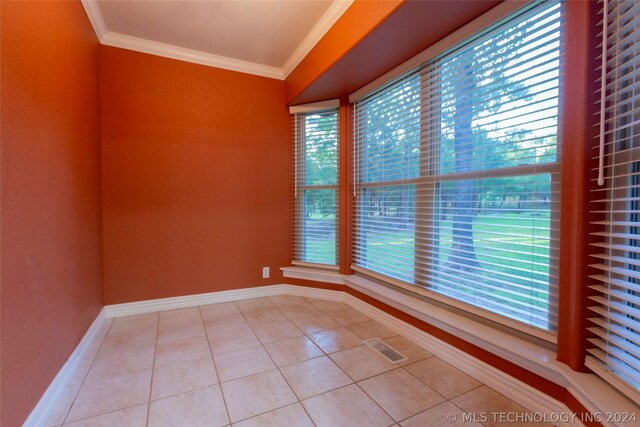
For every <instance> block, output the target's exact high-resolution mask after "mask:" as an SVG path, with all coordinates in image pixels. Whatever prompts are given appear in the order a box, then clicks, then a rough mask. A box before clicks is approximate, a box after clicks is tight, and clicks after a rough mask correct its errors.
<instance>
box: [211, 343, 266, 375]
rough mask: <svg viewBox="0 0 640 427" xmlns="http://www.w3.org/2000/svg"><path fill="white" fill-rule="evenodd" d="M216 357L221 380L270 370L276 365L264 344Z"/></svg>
mask: <svg viewBox="0 0 640 427" xmlns="http://www.w3.org/2000/svg"><path fill="white" fill-rule="evenodd" d="M214 359H215V363H216V367H217V368H218V374H219V375H220V381H221V382H222V381H229V380H235V379H236V378H242V377H246V376H249V375H253V374H257V373H259V372H264V371H269V370H271V369H275V367H276V365H274V364H273V362H272V361H271V358H270V357H269V355H268V354H267V352H266V351H265V349H264V348H263V347H262V346H260V347H249V348H245V349H242V350H236V351H230V352H228V353H222V354H216V355H215V358H214Z"/></svg>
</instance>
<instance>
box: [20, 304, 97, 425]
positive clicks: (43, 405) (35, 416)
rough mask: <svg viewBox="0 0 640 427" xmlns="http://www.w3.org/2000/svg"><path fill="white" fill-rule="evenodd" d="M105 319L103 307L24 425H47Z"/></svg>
mask: <svg viewBox="0 0 640 427" xmlns="http://www.w3.org/2000/svg"><path fill="white" fill-rule="evenodd" d="M105 320H106V317H105V309H104V308H103V309H102V310H100V313H98V316H96V318H95V320H94V321H93V323H92V324H91V326H90V327H89V329H88V330H87V332H86V333H85V334H84V337H82V340H80V343H78V346H77V347H76V348H75V350H74V351H73V353H71V356H69V359H67V361H66V362H65V364H64V366H62V369H60V371H59V372H58V374H57V375H56V377H55V378H54V379H53V381H51V384H49V387H47V390H46V391H45V392H44V394H43V395H42V397H41V398H40V401H39V402H38V404H37V405H36V406H35V408H33V411H31V414H29V417H28V418H27V420H26V421H25V422H24V424H23V427H41V426H44V425H45V423H46V422H47V420H48V419H49V416H50V415H51V412H52V411H53V409H54V408H55V407H56V405H57V403H58V401H59V400H60V397H61V396H62V394H63V393H64V391H65V389H66V388H67V386H68V385H69V383H70V382H71V379H72V378H73V376H74V374H75V373H76V370H77V369H78V366H79V365H80V361H81V360H82V358H83V357H84V355H85V353H86V352H87V349H88V348H89V346H90V345H91V343H92V342H93V341H94V340H95V339H96V338H97V337H98V334H99V332H100V330H101V328H102V325H103V324H104V322H105Z"/></svg>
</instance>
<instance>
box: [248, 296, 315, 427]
mask: <svg viewBox="0 0 640 427" xmlns="http://www.w3.org/2000/svg"><path fill="white" fill-rule="evenodd" d="M266 298H267V300H268V301H269V302H270V303H271V304H273V301H271V300H270V299H269V297H266ZM273 306H274V307H275V308H276V309H277V310H278V311H280V313H282V315H283V316H284V317H286V318H287V320H288V321H289V322H291V319H289V317H288V316H287V315H286V314H285V313H284V312H283V311H282V310H280V307H278V306H277V305H275V304H273ZM238 309H239V308H238ZM256 311H257V310H256ZM240 314H242V317H243V318H244V320H245V322H247V324H248V325H249V328H251V332H253V333H254V334H255V335H256V337H258V335H257V334H256V331H255V330H254V329H253V326H251V324H250V323H249V322H248V321H247V318H246V317H245V315H244V312H242V311H240ZM291 323H293V322H291ZM294 326H295V324H294ZM296 328H297V326H296ZM300 332H302V331H300ZM302 333H303V334H304V332H302ZM305 337H306V336H305ZM285 340H286V339H285ZM285 340H281V341H285ZM258 341H260V343H261V346H262V347H263V348H264V351H265V353H267V356H268V357H269V360H271V363H273V366H275V369H274V370H276V371H278V374H280V377H281V378H282V379H283V380H284V382H285V383H286V384H287V387H289V390H291V393H293V395H294V396H295V398H296V401H295V402H292V403H290V404H288V405H285V406H281V407H279V408H275V409H270V410H268V411H265V412H261V413H260V414H254V415H252V416H250V417H247V418H243V419H242V420H239V421H237V422H240V421H243V420H247V419H250V418H253V417H258V416H260V415H263V414H266V413H269V412H271V411H275V410H278V409H282V408H285V407H287V406H290V405H294V404H296V403H299V404H300V406H301V407H302V410H303V411H304V412H305V413H306V414H307V416H308V417H309V419H310V420H311V423H312V424H313V425H314V426H316V423H315V422H314V421H313V418H311V416H310V415H309V414H308V413H307V410H306V409H305V407H304V405H303V404H302V402H301V401H300V399H299V398H298V395H297V394H296V392H295V391H294V390H293V388H292V387H291V384H289V381H287V378H286V377H285V376H284V375H283V374H282V372H281V371H280V367H279V366H278V365H277V364H276V362H275V360H273V357H271V354H270V353H269V351H267V349H266V348H265V345H264V344H262V341H261V340H260V338H258ZM277 342H280V341H277ZM269 371H271V369H270V370H269ZM269 371H264V372H269ZM244 378H246V377H244Z"/></svg>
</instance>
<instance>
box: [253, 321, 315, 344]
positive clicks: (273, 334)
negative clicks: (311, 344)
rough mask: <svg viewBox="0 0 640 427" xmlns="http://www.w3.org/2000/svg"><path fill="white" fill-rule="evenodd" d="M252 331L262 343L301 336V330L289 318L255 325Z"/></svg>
mask: <svg viewBox="0 0 640 427" xmlns="http://www.w3.org/2000/svg"><path fill="white" fill-rule="evenodd" d="M253 332H255V334H256V335H257V336H258V339H259V340H260V341H261V342H262V344H268V343H271V342H276V341H282V340H286V339H288V338H294V337H301V336H302V335H303V333H302V331H300V329H298V328H297V327H296V325H294V324H293V323H291V322H290V321H289V320H285V321H284V322H277V323H272V324H269V325H266V326H256V327H255V328H253Z"/></svg>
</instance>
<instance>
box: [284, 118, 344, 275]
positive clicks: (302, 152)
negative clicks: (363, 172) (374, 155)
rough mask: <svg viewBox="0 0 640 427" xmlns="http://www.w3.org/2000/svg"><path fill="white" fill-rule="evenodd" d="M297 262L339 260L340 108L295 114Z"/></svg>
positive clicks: (327, 263) (329, 263)
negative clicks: (338, 109)
mask: <svg viewBox="0 0 640 427" xmlns="http://www.w3.org/2000/svg"><path fill="white" fill-rule="evenodd" d="M292 117H293V130H294V132H293V134H294V163H295V164H294V175H295V176H294V215H293V217H294V233H293V235H294V239H293V263H294V264H300V263H304V264H318V265H321V266H325V267H330V266H337V264H338V232H337V230H338V136H339V128H338V111H337V109H331V110H328V111H318V112H306V113H296V114H293V116H292Z"/></svg>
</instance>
